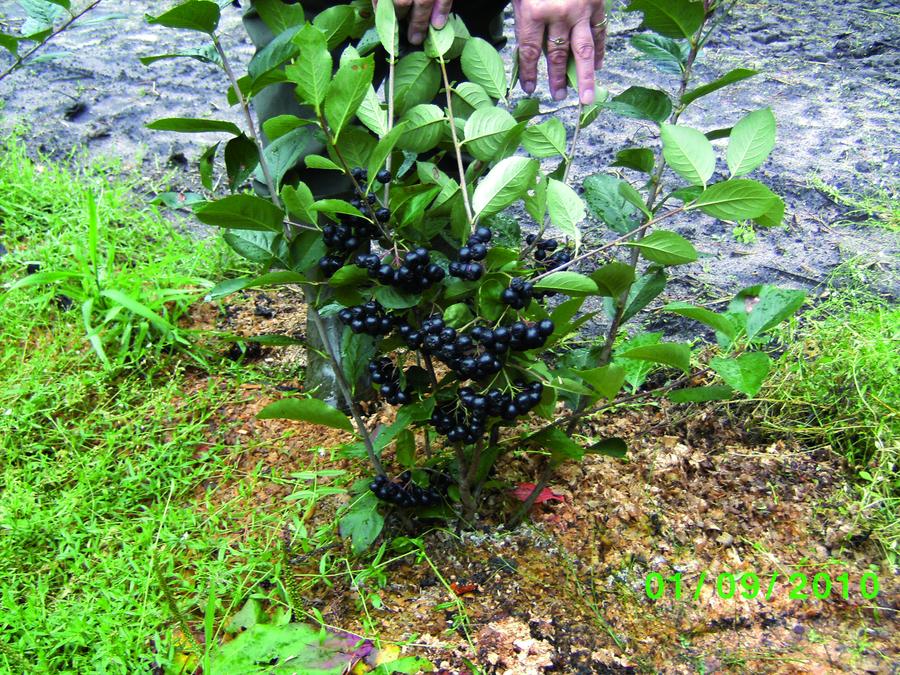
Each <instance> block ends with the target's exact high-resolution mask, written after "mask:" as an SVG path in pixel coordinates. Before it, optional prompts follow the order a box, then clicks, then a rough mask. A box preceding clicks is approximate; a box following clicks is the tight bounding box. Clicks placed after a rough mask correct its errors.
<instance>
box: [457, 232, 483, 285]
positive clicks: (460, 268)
mask: <svg viewBox="0 0 900 675" xmlns="http://www.w3.org/2000/svg"><path fill="white" fill-rule="evenodd" d="M492 236H493V235H492V233H491V231H490V229H488V228H487V227H479V228H477V229H476V230H475V232H474V234H472V236H471V237H469V240H468V241H467V242H466V245H465V246H463V247H462V248H461V249H459V251H458V253H457V255H456V257H457V260H456V261H455V262H452V263H450V268H449V269H450V276H452V277H458V278H459V279H465V280H466V281H478V280H479V279H480V278H481V277H482V275H483V274H484V265H482V264H481V261H482V260H484V259H485V258H486V257H487V253H488V247H487V245H488V243H489V242H490V241H491V237H492Z"/></svg>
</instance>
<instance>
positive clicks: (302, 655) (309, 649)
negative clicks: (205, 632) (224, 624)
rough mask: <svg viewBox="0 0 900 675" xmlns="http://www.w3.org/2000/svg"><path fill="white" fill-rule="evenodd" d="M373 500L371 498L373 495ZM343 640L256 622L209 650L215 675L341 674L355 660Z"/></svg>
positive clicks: (319, 631) (291, 625) (304, 628)
mask: <svg viewBox="0 0 900 675" xmlns="http://www.w3.org/2000/svg"><path fill="white" fill-rule="evenodd" d="M373 497H374V495H373ZM352 652H353V644H352V642H350V641H349V640H348V639H347V638H346V637H343V636H338V635H334V634H332V633H329V632H327V631H324V630H323V629H322V628H320V627H319V626H318V625H316V626H315V627H313V626H310V625H306V624H302V623H288V624H284V625H276V624H271V623H257V624H256V625H255V626H253V627H252V628H249V629H248V630H245V631H244V632H242V633H241V634H240V635H238V636H237V637H236V638H235V639H234V640H231V641H230V642H227V643H225V644H224V645H222V646H221V647H218V648H216V649H215V650H214V651H212V656H211V663H210V665H209V670H210V671H212V672H215V673H257V672H260V666H259V664H260V663H266V664H278V665H271V666H266V670H268V672H270V673H275V672H277V673H289V672H297V673H304V675H341V673H342V672H344V671H345V670H346V669H347V668H348V667H349V666H350V664H352V663H354V662H355V661H356V660H357V659H356V658H355V657H354V656H353V653H352Z"/></svg>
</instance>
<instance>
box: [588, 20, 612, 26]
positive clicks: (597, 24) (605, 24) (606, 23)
mask: <svg viewBox="0 0 900 675" xmlns="http://www.w3.org/2000/svg"><path fill="white" fill-rule="evenodd" d="M608 25H609V19H603V21H601V22H600V23H595V24H594V25H593V26H591V28H606V27H607V26H608Z"/></svg>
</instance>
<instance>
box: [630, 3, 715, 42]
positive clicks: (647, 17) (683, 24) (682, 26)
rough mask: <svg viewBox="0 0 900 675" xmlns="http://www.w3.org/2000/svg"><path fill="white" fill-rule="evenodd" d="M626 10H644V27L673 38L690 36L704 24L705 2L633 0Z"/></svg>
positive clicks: (642, 25)
mask: <svg viewBox="0 0 900 675" xmlns="http://www.w3.org/2000/svg"><path fill="white" fill-rule="evenodd" d="M625 11H626V12H643V14H644V20H643V22H641V27H642V28H647V29H649V30H652V31H653V32H655V33H659V34H660V35H664V36H666V37H671V38H690V37H692V36H693V35H694V33H696V32H697V31H698V30H700V27H701V26H702V25H703V19H704V17H705V13H704V10H703V3H702V2H696V1H695V0H631V2H630V3H629V4H628V6H627V7H626V8H625Z"/></svg>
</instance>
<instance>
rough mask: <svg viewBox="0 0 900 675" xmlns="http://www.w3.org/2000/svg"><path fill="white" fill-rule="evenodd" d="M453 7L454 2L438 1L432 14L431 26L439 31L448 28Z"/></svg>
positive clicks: (447, 0)
mask: <svg viewBox="0 0 900 675" xmlns="http://www.w3.org/2000/svg"><path fill="white" fill-rule="evenodd" d="M452 5H453V0H437V2H435V3H434V11H432V12H431V25H432V26H434V27H435V28H437V29H438V30H440V29H441V28H443V27H444V26H446V25H447V19H449V18H450V8H451V7H452Z"/></svg>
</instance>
